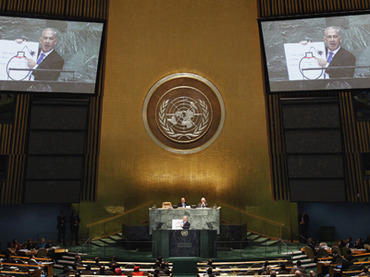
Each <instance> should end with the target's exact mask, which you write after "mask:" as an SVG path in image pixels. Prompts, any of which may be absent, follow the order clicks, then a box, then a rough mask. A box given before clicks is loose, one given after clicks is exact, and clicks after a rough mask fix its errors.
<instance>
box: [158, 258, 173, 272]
mask: <svg viewBox="0 0 370 277" xmlns="http://www.w3.org/2000/svg"><path fill="white" fill-rule="evenodd" d="M159 273H160V274H162V275H166V276H167V275H170V274H171V271H170V267H169V265H168V263H167V262H165V261H162V263H161V266H160V268H159Z"/></svg>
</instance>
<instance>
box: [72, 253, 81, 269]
mask: <svg viewBox="0 0 370 277" xmlns="http://www.w3.org/2000/svg"><path fill="white" fill-rule="evenodd" d="M80 266H83V264H82V258H81V256H80V255H76V256H75V261H74V264H73V266H72V267H73V269H74V270H77V267H80Z"/></svg>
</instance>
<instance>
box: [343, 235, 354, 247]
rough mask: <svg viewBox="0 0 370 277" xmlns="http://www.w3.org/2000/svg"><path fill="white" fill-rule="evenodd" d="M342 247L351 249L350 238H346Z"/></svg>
mask: <svg viewBox="0 0 370 277" xmlns="http://www.w3.org/2000/svg"><path fill="white" fill-rule="evenodd" d="M344 246H345V247H347V248H353V243H352V238H351V237H348V238H347V239H346V241H345V244H344Z"/></svg>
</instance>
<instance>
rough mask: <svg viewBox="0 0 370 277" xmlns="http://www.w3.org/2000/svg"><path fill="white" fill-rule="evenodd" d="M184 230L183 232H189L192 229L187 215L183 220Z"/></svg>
mask: <svg viewBox="0 0 370 277" xmlns="http://www.w3.org/2000/svg"><path fill="white" fill-rule="evenodd" d="M182 229H183V230H189V229H190V223H189V221H188V217H187V216H186V215H184V217H183V218H182Z"/></svg>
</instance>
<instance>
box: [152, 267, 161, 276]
mask: <svg viewBox="0 0 370 277" xmlns="http://www.w3.org/2000/svg"><path fill="white" fill-rule="evenodd" d="M159 276H160V275H159V269H158V268H156V269H154V273H153V277H159Z"/></svg>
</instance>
